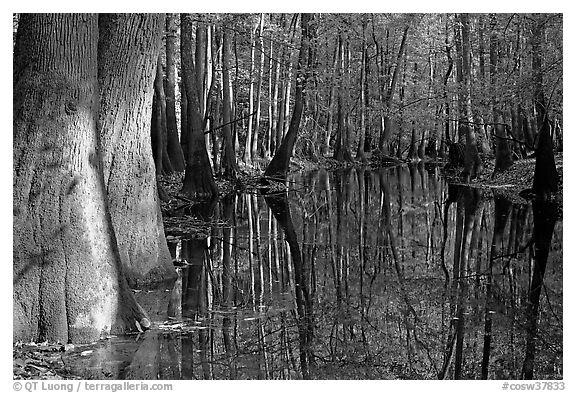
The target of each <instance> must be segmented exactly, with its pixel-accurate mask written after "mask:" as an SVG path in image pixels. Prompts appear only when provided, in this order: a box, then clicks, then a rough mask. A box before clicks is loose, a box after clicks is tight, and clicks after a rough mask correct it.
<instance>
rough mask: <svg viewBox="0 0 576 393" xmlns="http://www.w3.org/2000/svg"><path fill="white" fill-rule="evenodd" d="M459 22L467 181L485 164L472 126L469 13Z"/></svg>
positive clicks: (461, 116)
mask: <svg viewBox="0 0 576 393" xmlns="http://www.w3.org/2000/svg"><path fill="white" fill-rule="evenodd" d="M459 22H460V24H461V26H460V27H461V32H462V58H461V61H462V79H463V84H464V89H463V92H462V96H461V105H460V108H461V110H464V112H463V113H461V114H460V123H461V124H460V128H463V129H464V132H459V134H464V135H465V136H466V154H465V158H464V171H463V172H462V177H463V178H464V180H465V181H466V182H469V181H470V180H471V179H473V178H475V177H477V176H479V175H480V174H481V173H482V169H483V164H482V160H481V159H480V155H479V154H478V148H477V145H476V133H475V132H474V128H473V127H472V123H473V122H474V119H473V117H472V97H471V95H472V70H471V64H470V61H471V56H470V22H469V15H468V14H460V15H459Z"/></svg>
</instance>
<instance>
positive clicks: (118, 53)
mask: <svg viewBox="0 0 576 393" xmlns="http://www.w3.org/2000/svg"><path fill="white" fill-rule="evenodd" d="M163 25H164V15H161V14H102V15H101V16H100V18H99V30H100V41H99V45H98V63H99V64H98V81H99V84H100V112H99V119H98V125H99V132H100V138H101V139H100V141H101V143H100V146H101V150H102V153H103V162H104V168H103V169H104V182H105V184H106V191H107V194H108V206H109V208H110V213H111V216H112V224H113V226H114V230H115V233H116V239H117V241H118V248H119V250H120V254H121V256H122V262H123V268H124V273H125V274H126V276H127V279H128V282H129V283H130V285H131V286H142V285H146V284H150V283H156V282H160V281H163V280H166V279H167V278H176V272H175V270H174V265H173V264H172V258H171V257H170V253H169V251H168V246H167V244H166V238H165V237H164V226H163V223H162V215H161V212H160V202H159V199H158V190H157V185H156V173H155V170H154V162H153V160H152V154H151V147H150V146H151V143H150V134H149V133H148V132H147V130H149V129H150V119H151V116H150V104H151V101H152V93H153V91H152V90H153V82H154V81H155V80H156V81H158V77H157V76H156V79H155V78H154V71H155V70H156V67H157V65H159V64H158V63H159V61H158V60H159V59H160V56H159V53H160V50H161V34H162V26H163ZM140 48H150V49H149V50H148V51H145V52H143V51H142V50H141V49H140ZM154 56H155V57H154ZM156 75H158V74H156ZM160 81H161V80H160ZM119 102H121V103H122V105H118V103H119Z"/></svg>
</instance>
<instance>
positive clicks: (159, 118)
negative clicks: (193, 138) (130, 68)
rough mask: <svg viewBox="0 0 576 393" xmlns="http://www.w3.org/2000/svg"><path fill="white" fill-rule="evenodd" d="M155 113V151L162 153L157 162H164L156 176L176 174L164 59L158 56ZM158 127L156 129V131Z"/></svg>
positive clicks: (153, 115)
mask: <svg viewBox="0 0 576 393" xmlns="http://www.w3.org/2000/svg"><path fill="white" fill-rule="evenodd" d="M152 105H153V106H154V111H153V112H152V117H153V118H152V127H153V129H152V134H154V135H156V136H157V137H156V138H157V139H156V142H157V143H158V144H159V145H160V146H157V147H156V149H155V151H157V152H158V153H160V157H157V158H156V160H157V162H158V161H161V162H162V168H161V170H158V168H157V169H156V175H157V176H160V175H162V174H167V175H170V174H172V173H173V172H174V169H173V168H172V163H171V162H170V156H168V130H167V128H166V95H165V94H164V77H163V75H162V57H161V56H160V55H158V59H157V63H156V78H155V79H154V98H153V104H152ZM154 127H156V129H154Z"/></svg>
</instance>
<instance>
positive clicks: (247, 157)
mask: <svg viewBox="0 0 576 393" xmlns="http://www.w3.org/2000/svg"><path fill="white" fill-rule="evenodd" d="M257 28H258V25H256V26H254V30H252V31H251V32H250V88H249V91H248V115H252V113H253V112H254V69H255V64H254V60H255V59H254V51H255V49H256V43H255V42H254V40H255V38H254V36H255V35H256V29H257ZM253 124H254V123H253V118H252V116H249V117H248V129H247V130H246V143H245V144H244V156H243V157H242V158H243V161H244V162H245V163H246V164H251V163H252V138H253V137H254V136H253V135H254V128H253Z"/></svg>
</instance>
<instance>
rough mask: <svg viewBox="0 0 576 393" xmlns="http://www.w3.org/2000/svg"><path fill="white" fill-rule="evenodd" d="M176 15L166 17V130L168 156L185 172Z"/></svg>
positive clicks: (177, 169)
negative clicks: (178, 115) (179, 120)
mask: <svg viewBox="0 0 576 393" xmlns="http://www.w3.org/2000/svg"><path fill="white" fill-rule="evenodd" d="M177 31H178V29H177V27H176V14H167V15H166V89H165V90H166V91H165V93H166V128H167V130H168V156H169V157H170V162H171V163H172V168H173V169H174V170H175V171H176V172H183V171H184V168H185V166H186V163H185V162H184V153H183V152H182V146H181V145H180V141H179V140H178V126H177V125H176V39H177Z"/></svg>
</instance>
